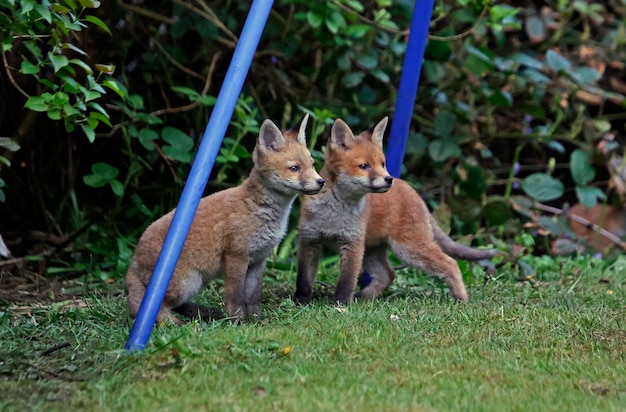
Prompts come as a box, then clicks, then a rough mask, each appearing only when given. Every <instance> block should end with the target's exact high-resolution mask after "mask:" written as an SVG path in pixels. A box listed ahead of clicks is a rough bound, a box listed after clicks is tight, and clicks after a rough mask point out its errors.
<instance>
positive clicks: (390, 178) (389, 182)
mask: <svg viewBox="0 0 626 412" xmlns="http://www.w3.org/2000/svg"><path fill="white" fill-rule="evenodd" d="M385 183H387V184H388V185H390V184H392V183H393V177H391V176H387V177H386V178H385Z"/></svg>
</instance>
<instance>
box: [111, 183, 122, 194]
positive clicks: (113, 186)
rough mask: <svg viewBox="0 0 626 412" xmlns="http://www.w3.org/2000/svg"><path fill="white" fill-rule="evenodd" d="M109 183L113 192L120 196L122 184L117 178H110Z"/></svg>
mask: <svg viewBox="0 0 626 412" xmlns="http://www.w3.org/2000/svg"><path fill="white" fill-rule="evenodd" d="M109 184H110V185H111V189H112V190H113V193H115V194H116V195H118V196H122V195H123V194H124V185H123V184H122V183H121V182H120V181H119V180H112V181H110V182H109Z"/></svg>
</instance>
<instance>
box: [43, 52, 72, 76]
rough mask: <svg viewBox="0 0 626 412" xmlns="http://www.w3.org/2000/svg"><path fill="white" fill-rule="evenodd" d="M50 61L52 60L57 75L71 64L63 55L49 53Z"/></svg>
mask: <svg viewBox="0 0 626 412" xmlns="http://www.w3.org/2000/svg"><path fill="white" fill-rule="evenodd" d="M48 59H50V62H51V63H52V66H53V67H54V72H55V73H56V72H58V71H59V70H61V69H62V68H63V67H65V66H67V65H68V64H69V63H70V62H69V60H68V59H67V57H65V56H63V55H62V54H52V53H48Z"/></svg>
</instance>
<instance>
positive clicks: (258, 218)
mask: <svg viewBox="0 0 626 412" xmlns="http://www.w3.org/2000/svg"><path fill="white" fill-rule="evenodd" d="M307 119H308V115H307V116H305V118H304V120H303V122H302V124H301V126H300V129H299V131H298V132H296V131H289V132H286V133H285V134H284V135H283V134H282V133H281V132H280V130H279V129H278V128H277V127H276V126H275V125H274V124H273V123H272V122H271V121H269V120H266V121H265V122H264V123H263V125H262V126H261V130H260V133H259V138H258V141H257V144H256V147H255V149H254V152H253V160H254V167H253V169H252V171H251V172H250V175H249V177H248V178H247V179H246V180H245V181H244V182H243V183H242V184H241V185H240V186H238V187H234V188H231V189H227V190H223V191H220V192H217V193H214V194H212V195H210V196H207V197H204V198H203V199H201V201H200V204H199V206H198V210H197V212H196V215H195V217H194V219H193V223H192V225H191V228H190V230H189V234H188V236H187V239H186V242H185V245H184V247H183V249H182V251H181V254H180V258H179V259H178V263H177V265H176V268H175V270H174V273H173V275H172V280H171V282H170V285H169V287H168V289H167V292H166V294H165V299H164V301H163V305H162V307H161V309H160V311H159V313H158V316H157V321H164V320H171V321H173V322H175V323H180V321H179V320H178V319H177V318H176V317H174V315H173V314H172V311H177V312H179V313H182V314H184V315H187V316H201V317H209V316H211V315H214V316H215V312H211V311H210V310H208V309H207V308H204V307H202V306H199V305H195V304H193V303H191V302H189V300H190V299H191V298H192V297H193V296H195V295H196V294H197V293H198V291H199V290H200V288H201V287H202V286H203V285H204V284H205V283H206V282H208V281H210V280H212V279H214V278H215V277H217V276H218V275H220V274H223V275H224V292H225V301H226V312H227V314H228V316H229V317H232V318H237V319H239V318H245V317H260V315H261V308H260V301H261V280H262V276H263V270H264V268H265V261H266V259H267V257H268V255H269V254H270V252H271V250H272V249H273V248H274V247H275V246H276V245H277V244H278V243H279V242H280V240H281V239H282V237H283V236H284V234H285V230H286V228H287V221H288V215H289V210H290V208H291V205H292V203H293V200H294V198H295V197H296V196H297V195H298V194H300V193H304V194H314V193H317V192H319V190H320V189H321V188H322V186H323V185H324V180H323V179H322V178H321V177H320V175H318V174H317V172H316V171H315V168H314V167H313V159H312V157H311V154H310V153H309V151H308V150H307V148H306V143H305V139H304V129H305V127H306V121H307ZM173 214H174V211H171V212H170V213H168V214H167V215H165V216H163V217H161V218H160V219H158V220H157V221H155V222H154V223H152V224H151V225H150V226H149V227H148V228H147V229H146V231H145V232H144V234H143V235H142V236H141V239H140V240H139V244H138V245H137V249H136V251H135V255H134V256H133V259H132V262H131V264H130V267H129V269H128V273H127V275H126V285H127V291H128V299H127V301H128V308H129V311H130V314H131V316H133V317H134V316H136V315H137V311H138V310H139V306H140V304H141V301H142V299H143V296H144V293H145V290H146V287H147V285H148V282H149V281H150V278H151V276H152V271H153V269H154V266H155V264H156V261H157V258H158V255H159V253H160V250H161V246H162V245H163V241H164V239H165V235H166V233H167V230H168V228H169V226H170V223H171V221H172V217H173Z"/></svg>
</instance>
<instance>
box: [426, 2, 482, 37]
mask: <svg viewBox="0 0 626 412" xmlns="http://www.w3.org/2000/svg"><path fill="white" fill-rule="evenodd" d="M486 12H487V8H486V7H485V8H484V9H483V11H482V12H481V13H480V15H479V16H478V19H476V23H474V25H473V26H472V27H470V28H469V29H468V30H466V31H464V32H463V33H459V34H455V35H454V36H435V35H434V34H429V35H428V39H429V40H437V41H454V40H461V39H463V38H465V37H467V36H469V35H470V34H472V33H474V30H476V27H477V26H478V23H480V21H481V20H482V19H483V17H485V13H486Z"/></svg>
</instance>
